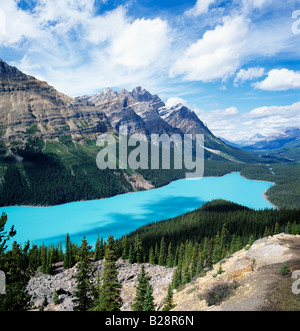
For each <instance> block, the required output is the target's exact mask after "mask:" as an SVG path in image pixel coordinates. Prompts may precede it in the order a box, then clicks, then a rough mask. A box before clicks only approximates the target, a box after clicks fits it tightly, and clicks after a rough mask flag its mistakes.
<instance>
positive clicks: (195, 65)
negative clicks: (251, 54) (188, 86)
mask: <svg viewBox="0 0 300 331" xmlns="http://www.w3.org/2000/svg"><path fill="white" fill-rule="evenodd" d="M248 27H249V21H248V20H247V19H245V17H243V16H236V17H225V18H224V20H223V25H218V26H217V27H216V28H215V29H214V30H211V31H207V32H206V33H205V34H204V35H203V38H202V39H200V40H198V41H197V42H196V43H194V44H192V45H191V46H190V47H189V48H188V49H187V50H186V51H185V53H184V54H183V55H182V56H181V57H180V58H179V59H178V60H177V61H176V62H175V63H174V64H173V65H172V67H171V69H170V73H169V74H170V77H176V76H178V75H183V77H184V79H185V80H188V81H204V82H210V81H213V80H216V79H223V80H226V79H227V78H228V77H230V76H232V75H234V74H235V72H236V70H237V69H238V68H239V66H240V64H241V58H242V57H243V54H244V50H245V47H246V46H247V42H246V36H247V33H248Z"/></svg>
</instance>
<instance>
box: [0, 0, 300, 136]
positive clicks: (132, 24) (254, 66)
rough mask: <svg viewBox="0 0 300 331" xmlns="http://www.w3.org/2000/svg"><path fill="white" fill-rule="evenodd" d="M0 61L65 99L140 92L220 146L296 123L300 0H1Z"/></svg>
mask: <svg viewBox="0 0 300 331" xmlns="http://www.w3.org/2000/svg"><path fill="white" fill-rule="evenodd" d="M0 57H1V58H2V59H3V60H4V61H6V62H7V63H9V64H11V65H14V66H16V67H18V68H19V69H20V70H22V71H24V72H26V73H28V74H30V75H33V76H36V77H38V78H39V79H41V80H45V81H47V82H48V83H49V84H51V85H52V86H54V87H55V88H56V89H57V90H59V91H61V92H64V93H66V94H68V95H70V96H78V95H83V94H87V95H93V94H96V93H97V92H99V91H101V90H103V89H105V88H106V87H111V88H114V89H116V90H121V89H122V88H126V89H128V90H131V89H133V88H134V87H136V86H138V85H141V86H143V87H144V88H146V89H148V90H149V91H150V92H151V93H153V94H159V96H160V97H161V98H162V99H163V100H164V101H165V102H167V104H168V105H169V106H172V105H175V104H176V103H178V102H181V103H184V104H185V105H187V106H188V107H190V108H191V109H193V110H195V111H196V112H197V114H198V115H199V117H200V118H201V120H203V121H204V122H205V123H207V124H208V126H209V128H210V129H211V130H212V131H213V132H214V133H215V134H216V135H218V136H222V137H225V138H227V139H232V140H241V139H244V138H245V137H251V136H252V135H254V134H255V133H257V132H259V133H262V134H265V135H268V134H272V133H273V132H276V131H278V130H281V129H283V128H285V127H288V126H300V94H299V92H300V61H299V59H300V0H286V1H281V0H223V1H222V0H198V1H197V0H188V1H186V0H185V1H180V0H172V1H167V0H160V1H151V0H128V1H126V0H22V1H18V0H0Z"/></svg>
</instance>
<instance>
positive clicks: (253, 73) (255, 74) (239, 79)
mask: <svg viewBox="0 0 300 331" xmlns="http://www.w3.org/2000/svg"><path fill="white" fill-rule="evenodd" d="M264 74H265V69H264V68H261V67H255V68H248V69H247V70H245V69H241V70H240V71H239V72H238V73H237V75H236V77H235V80H234V83H235V84H236V85H237V84H238V83H244V82H245V81H247V80H253V79H256V78H259V77H262V76H264Z"/></svg>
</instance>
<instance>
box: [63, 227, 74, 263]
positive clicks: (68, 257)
mask: <svg viewBox="0 0 300 331" xmlns="http://www.w3.org/2000/svg"><path fill="white" fill-rule="evenodd" d="M73 265H74V258H73V252H72V244H71V240H70V236H69V234H68V233H67V235H66V241H65V255H64V263H63V267H64V269H70V268H72V267H73Z"/></svg>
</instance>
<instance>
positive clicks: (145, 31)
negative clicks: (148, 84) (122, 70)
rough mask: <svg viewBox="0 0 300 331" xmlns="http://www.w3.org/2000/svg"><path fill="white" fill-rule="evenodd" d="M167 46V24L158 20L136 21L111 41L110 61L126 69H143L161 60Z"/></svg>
mask: <svg viewBox="0 0 300 331" xmlns="http://www.w3.org/2000/svg"><path fill="white" fill-rule="evenodd" d="M167 46H168V24H167V23H166V22H165V21H162V20H161V19H159V18H156V19H154V20H150V19H148V20H145V19H137V20H136V21H134V22H133V23H132V24H127V26H126V27H125V28H124V29H123V30H122V32H121V33H119V34H118V35H117V36H115V38H113V40H112V46H111V49H110V54H111V56H112V59H113V60H114V61H115V62H117V63H119V64H121V65H123V66H126V67H136V68H139V67H144V66H148V65H151V64H152V63H154V62H155V61H158V60H159V59H161V58H162V54H163V52H164V51H165V50H166V48H167Z"/></svg>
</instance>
